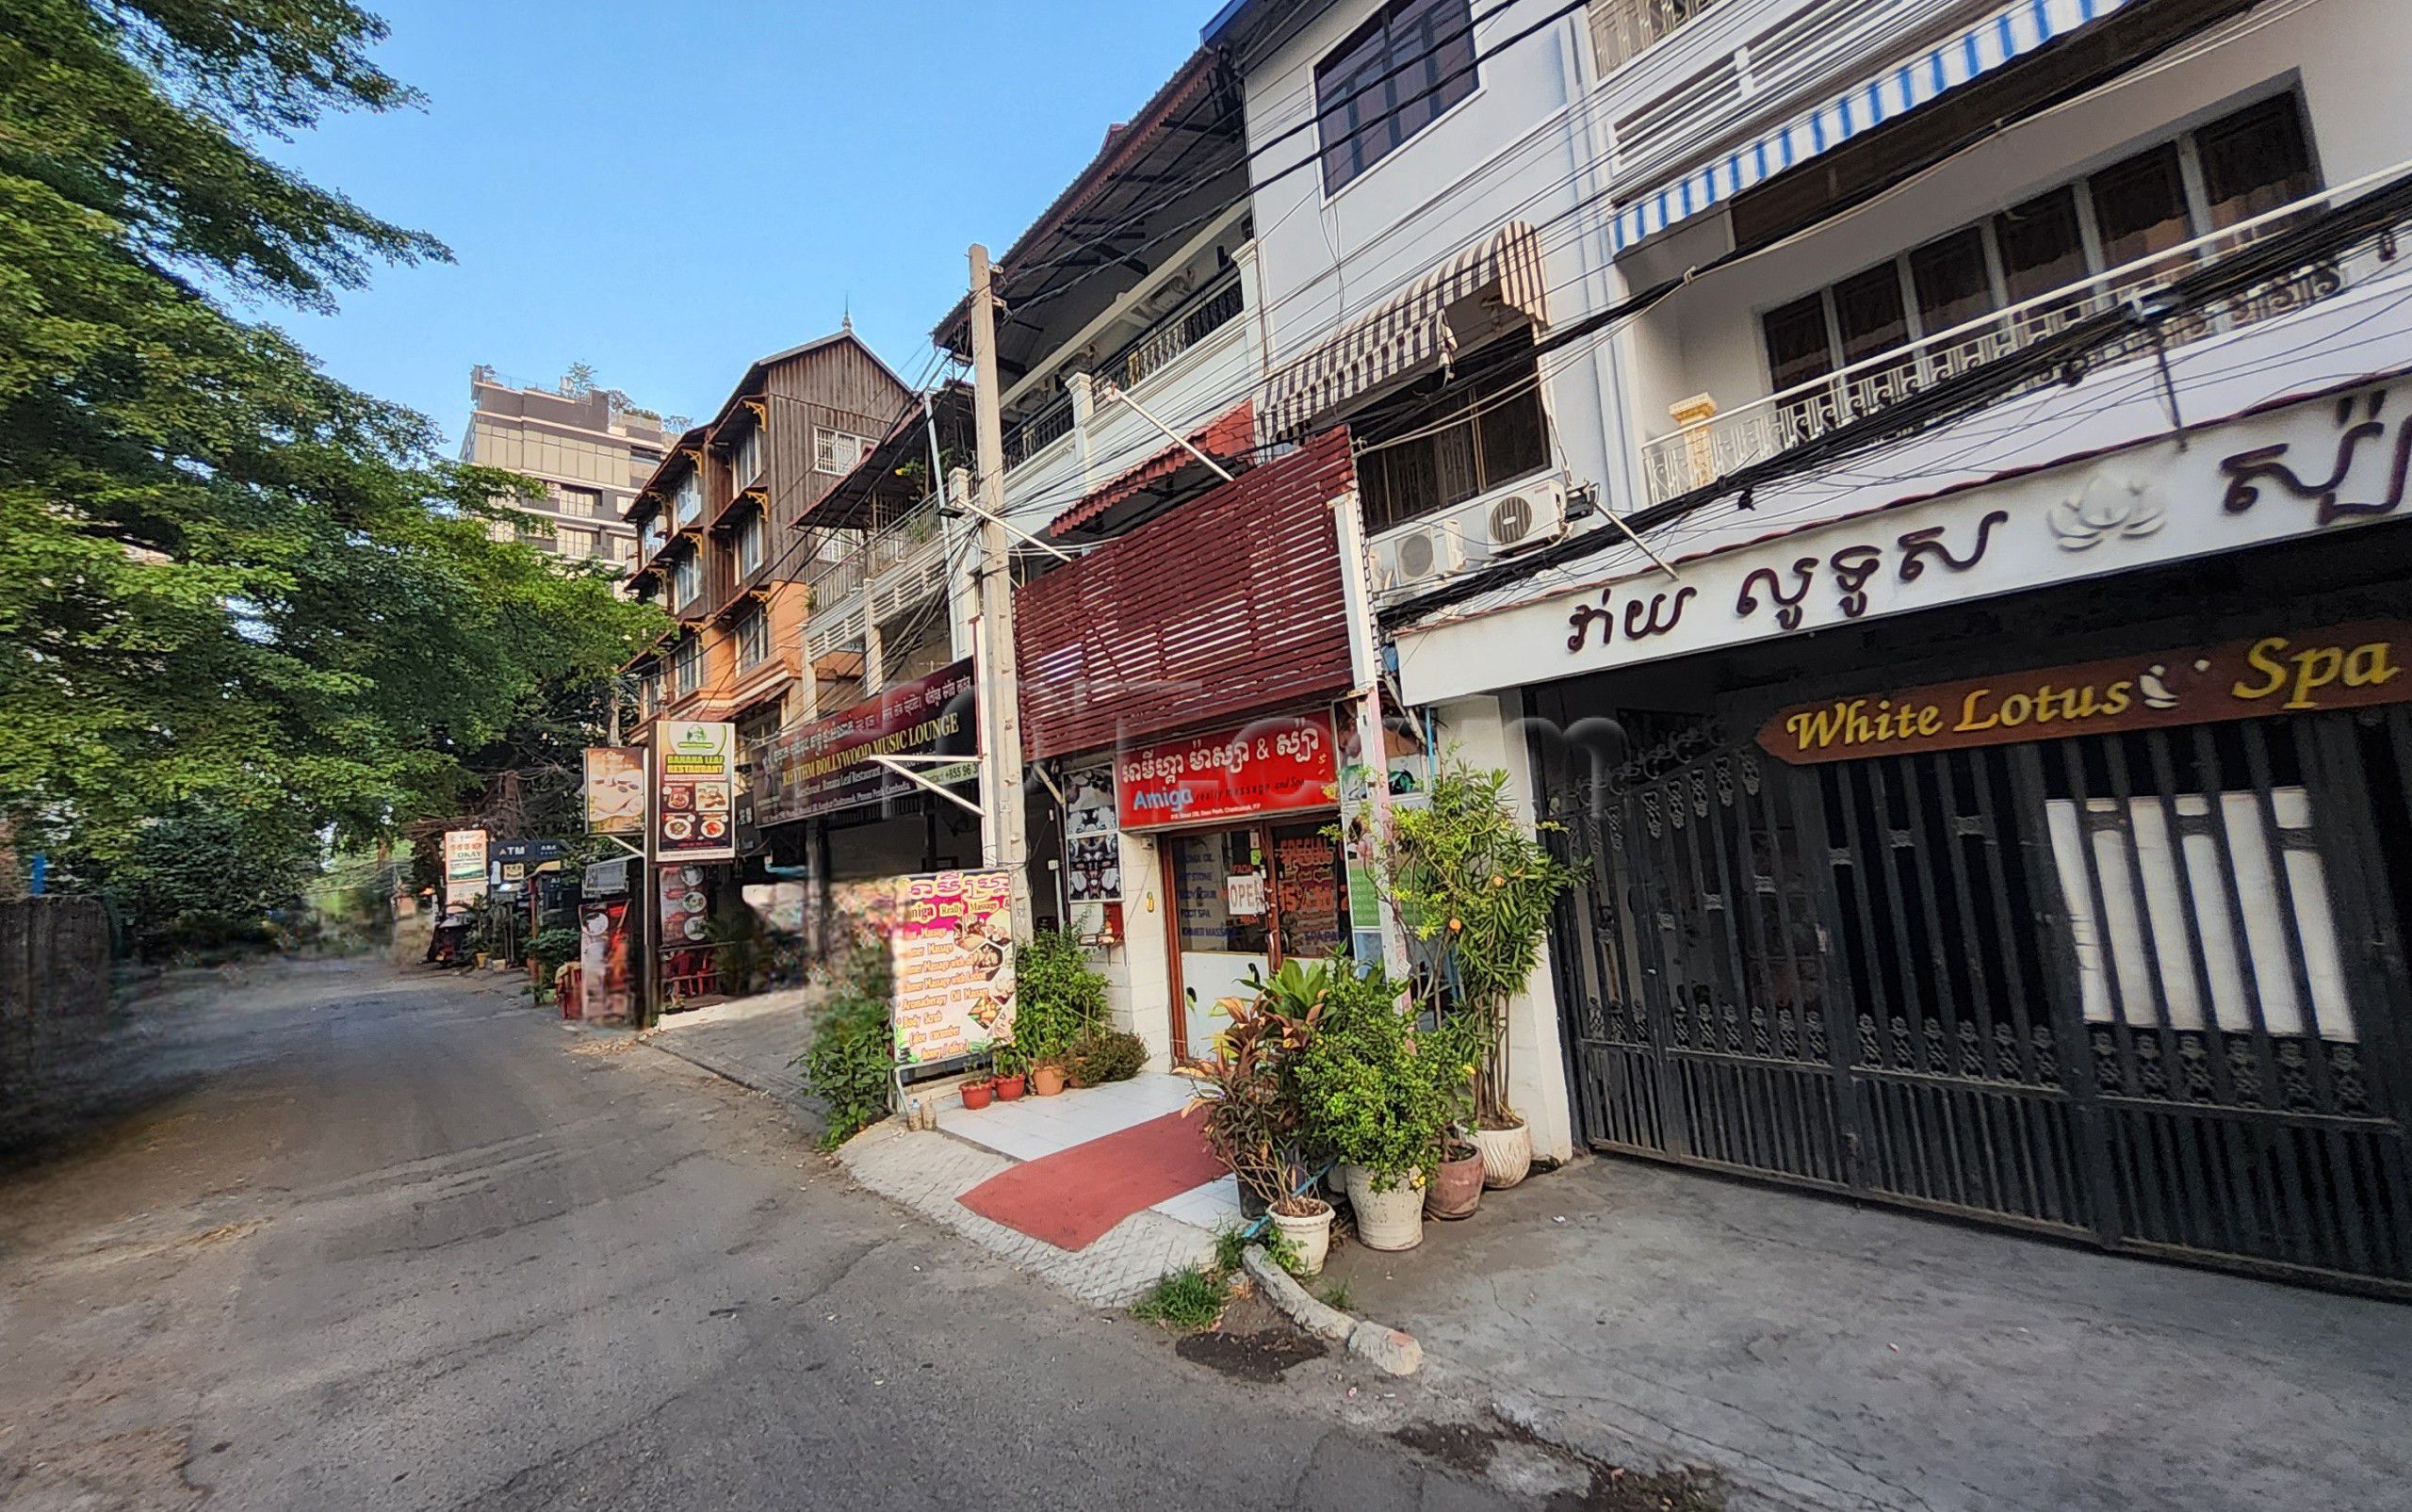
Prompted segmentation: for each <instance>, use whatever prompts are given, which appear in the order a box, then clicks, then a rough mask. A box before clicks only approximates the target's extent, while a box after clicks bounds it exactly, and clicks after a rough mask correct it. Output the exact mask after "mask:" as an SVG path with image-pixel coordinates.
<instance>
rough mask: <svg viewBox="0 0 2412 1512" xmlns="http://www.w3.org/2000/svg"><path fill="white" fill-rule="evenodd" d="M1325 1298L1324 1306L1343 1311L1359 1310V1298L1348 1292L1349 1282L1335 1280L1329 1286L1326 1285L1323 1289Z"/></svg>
mask: <svg viewBox="0 0 2412 1512" xmlns="http://www.w3.org/2000/svg"><path fill="white" fill-rule="evenodd" d="M1323 1300H1324V1306H1326V1307H1328V1308H1337V1309H1340V1310H1341V1311H1343V1312H1354V1311H1356V1310H1357V1306H1356V1304H1357V1299H1356V1298H1355V1297H1352V1296H1350V1295H1349V1294H1348V1283H1347V1282H1345V1281H1334V1282H1332V1283H1331V1284H1330V1285H1329V1286H1327V1287H1325V1288H1324V1289H1323Z"/></svg>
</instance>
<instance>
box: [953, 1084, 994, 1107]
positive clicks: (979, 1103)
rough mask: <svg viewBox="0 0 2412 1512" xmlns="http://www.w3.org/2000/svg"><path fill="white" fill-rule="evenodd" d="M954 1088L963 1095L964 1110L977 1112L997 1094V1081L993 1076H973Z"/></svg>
mask: <svg viewBox="0 0 2412 1512" xmlns="http://www.w3.org/2000/svg"><path fill="white" fill-rule="evenodd" d="M956 1090H957V1091H959V1092H960V1093H961V1094H962V1095H963V1106H964V1110H965V1111H966V1112H968V1113H978V1112H979V1111H980V1110H981V1109H983V1108H986V1106H988V1104H989V1102H990V1101H991V1100H992V1099H994V1098H995V1097H996V1096H997V1083H996V1081H995V1080H994V1079H993V1078H989V1077H985V1076H983V1077H974V1078H973V1079H972V1080H970V1081H966V1082H965V1083H963V1085H962V1086H961V1087H959V1088H957V1089H956Z"/></svg>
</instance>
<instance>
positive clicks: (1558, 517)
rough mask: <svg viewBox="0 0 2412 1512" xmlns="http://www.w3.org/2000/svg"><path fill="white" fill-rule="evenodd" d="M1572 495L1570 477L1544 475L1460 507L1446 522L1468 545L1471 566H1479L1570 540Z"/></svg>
mask: <svg viewBox="0 0 2412 1512" xmlns="http://www.w3.org/2000/svg"><path fill="white" fill-rule="evenodd" d="M1566 495H1567V488H1566V476H1565V474H1563V473H1542V474H1540V475H1539V476H1537V477H1533V478H1527V479H1524V480H1521V481H1519V482H1515V483H1511V484H1509V485H1508V486H1507V487H1506V488H1502V489H1497V490H1494V491H1493V492H1491V493H1489V494H1486V495H1484V496H1482V497H1480V498H1477V499H1475V500H1474V501H1473V502H1472V503H1470V504H1462V505H1459V507H1458V508H1457V509H1455V510H1452V511H1450V512H1449V513H1448V514H1447V516H1445V518H1446V519H1447V520H1448V521H1449V523H1451V524H1452V525H1454V526H1455V527H1456V528H1457V532H1458V536H1459V539H1460V540H1462V541H1463V542H1464V543H1465V555H1466V559H1467V561H1468V563H1469V564H1471V565H1475V566H1479V565H1480V564H1481V563H1483V562H1486V561H1496V560H1498V559H1499V558H1501V557H1509V556H1513V555H1515V554H1516V553H1517V552H1519V551H1530V550H1531V549H1533V548H1534V547H1535V546H1545V545H1549V544H1550V543H1551V542H1553V541H1555V540H1556V539H1558V538H1559V537H1560V536H1562V535H1564V534H1565V533H1566Z"/></svg>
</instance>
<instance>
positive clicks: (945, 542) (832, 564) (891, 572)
mask: <svg viewBox="0 0 2412 1512" xmlns="http://www.w3.org/2000/svg"><path fill="white" fill-rule="evenodd" d="M951 538H952V532H951V531H950V530H949V529H948V528H947V522H946V519H945V517H944V515H943V514H942V513H941V512H940V510H939V501H938V500H937V497H935V496H933V497H931V498H929V499H928V500H926V501H925V502H923V503H922V504H921V505H920V506H918V507H917V508H915V509H913V510H911V511H908V512H906V513H905V514H904V515H902V516H900V517H899V518H897V519H896V520H895V521H894V522H892V523H890V524H889V525H888V526H886V527H884V528H880V529H878V530H875V531H872V532H869V533H868V534H866V535H865V536H864V537H863V538H862V539H861V541H860V542H859V543H858V544H857V545H856V547H855V549H854V550H852V551H849V552H848V553H846V555H845V556H843V557H840V558H838V559H836V560H834V561H823V562H819V563H816V564H815V567H814V569H813V571H812V573H811V574H810V576H809V577H807V578H806V583H807V589H808V592H809V593H810V600H809V601H810V604H811V610H810V617H809V618H808V619H807V621H806V623H805V652H806V659H807V662H809V663H811V664H813V665H815V666H818V665H819V664H820V663H821V662H822V661H823V660H824V659H826V658H829V657H831V656H834V655H840V654H846V653H856V654H858V653H860V652H861V651H862V650H863V649H864V646H865V644H866V634H867V631H868V630H869V628H870V627H871V626H876V625H879V624H882V623H885V622H887V621H889V620H893V619H894V618H896V616H898V615H900V614H903V613H905V611H907V610H911V609H913V608H914V607H916V606H917V605H923V604H926V603H928V602H929V601H930V600H931V599H933V598H942V597H943V596H944V595H945V593H946V592H947V590H948V560H949V559H948V547H949V545H951Z"/></svg>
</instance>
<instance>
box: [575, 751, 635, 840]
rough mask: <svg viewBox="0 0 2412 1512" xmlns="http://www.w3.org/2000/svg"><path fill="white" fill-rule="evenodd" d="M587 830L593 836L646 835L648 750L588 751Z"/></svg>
mask: <svg viewBox="0 0 2412 1512" xmlns="http://www.w3.org/2000/svg"><path fill="white" fill-rule="evenodd" d="M586 830H587V833H588V834H590V835H643V834H644V747H643V746H636V745H591V746H588V747H587V748H586Z"/></svg>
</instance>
